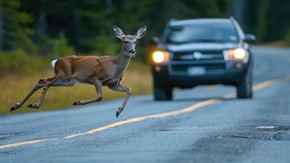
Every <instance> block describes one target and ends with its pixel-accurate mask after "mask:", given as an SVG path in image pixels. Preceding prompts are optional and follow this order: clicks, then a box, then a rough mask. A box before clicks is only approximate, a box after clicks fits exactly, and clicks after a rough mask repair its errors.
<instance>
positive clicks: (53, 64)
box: [51, 59, 57, 69]
mask: <svg viewBox="0 0 290 163" xmlns="http://www.w3.org/2000/svg"><path fill="white" fill-rule="evenodd" d="M56 62H57V59H55V60H52V61H51V66H52V68H53V69H54V68H55V64H56Z"/></svg>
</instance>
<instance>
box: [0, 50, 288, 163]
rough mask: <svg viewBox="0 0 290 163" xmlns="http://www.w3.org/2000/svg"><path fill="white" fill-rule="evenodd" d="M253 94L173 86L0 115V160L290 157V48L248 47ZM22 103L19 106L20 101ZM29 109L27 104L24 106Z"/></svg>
mask: <svg viewBox="0 0 290 163" xmlns="http://www.w3.org/2000/svg"><path fill="white" fill-rule="evenodd" d="M253 52H254V55H255V66H254V89H255V92H254V98H253V99H251V100H238V99H236V98H235V94H234V92H235V89H234V88H233V87H225V86H220V85H215V86H200V87H196V88H195V89H188V90H177V91H175V93H174V99H175V100H174V101H172V102H154V101H153V100H152V99H153V98H152V96H149V95H148V96H135V97H131V98H130V99H129V102H128V105H127V107H126V109H125V110H124V111H123V112H122V114H121V115H120V117H119V118H118V119H116V118H115V111H116V109H117V108H118V106H119V105H120V104H121V102H122V99H121V100H114V101H108V102H101V103H98V104H94V105H88V106H84V107H74V108H72V109H67V110H62V111H53V112H37V113H28V114H19V115H15V114H11V115H5V116H0V162H1V163H9V162H17V163H21V162H25V163H28V162H29V163H30V162H37V163H38V162H146V163H147V162H158V163H159V162H166V163H168V162H174V163H175V162H263V163H267V162H275V163H276V162H285V163H289V162H290V49H287V48H270V47H253ZM22 109H23V108H22ZM26 109H28V108H26Z"/></svg>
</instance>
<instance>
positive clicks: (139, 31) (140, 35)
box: [136, 25, 147, 39]
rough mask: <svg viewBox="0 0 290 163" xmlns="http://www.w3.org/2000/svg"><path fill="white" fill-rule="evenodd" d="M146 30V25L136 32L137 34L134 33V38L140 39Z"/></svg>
mask: <svg viewBox="0 0 290 163" xmlns="http://www.w3.org/2000/svg"><path fill="white" fill-rule="evenodd" d="M146 29H147V26H146V25H145V26H144V27H142V28H140V29H139V30H138V31H137V33H136V38H137V39H140V38H142V37H143V36H144V35H145V33H146Z"/></svg>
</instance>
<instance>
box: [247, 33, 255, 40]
mask: <svg viewBox="0 0 290 163" xmlns="http://www.w3.org/2000/svg"><path fill="white" fill-rule="evenodd" d="M245 41H246V42H254V41H256V36H255V35H253V34H245Z"/></svg>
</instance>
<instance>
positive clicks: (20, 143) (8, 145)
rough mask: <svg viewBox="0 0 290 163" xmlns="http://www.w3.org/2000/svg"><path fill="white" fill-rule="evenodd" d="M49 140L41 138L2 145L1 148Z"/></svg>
mask: <svg viewBox="0 0 290 163" xmlns="http://www.w3.org/2000/svg"><path fill="white" fill-rule="evenodd" d="M48 140H49V139H40V140H31V141H24V142H19V143H14V144H7V145H1V146H0V149H5V148H12V147H19V146H23V145H28V144H35V143H40V142H44V141H48Z"/></svg>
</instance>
